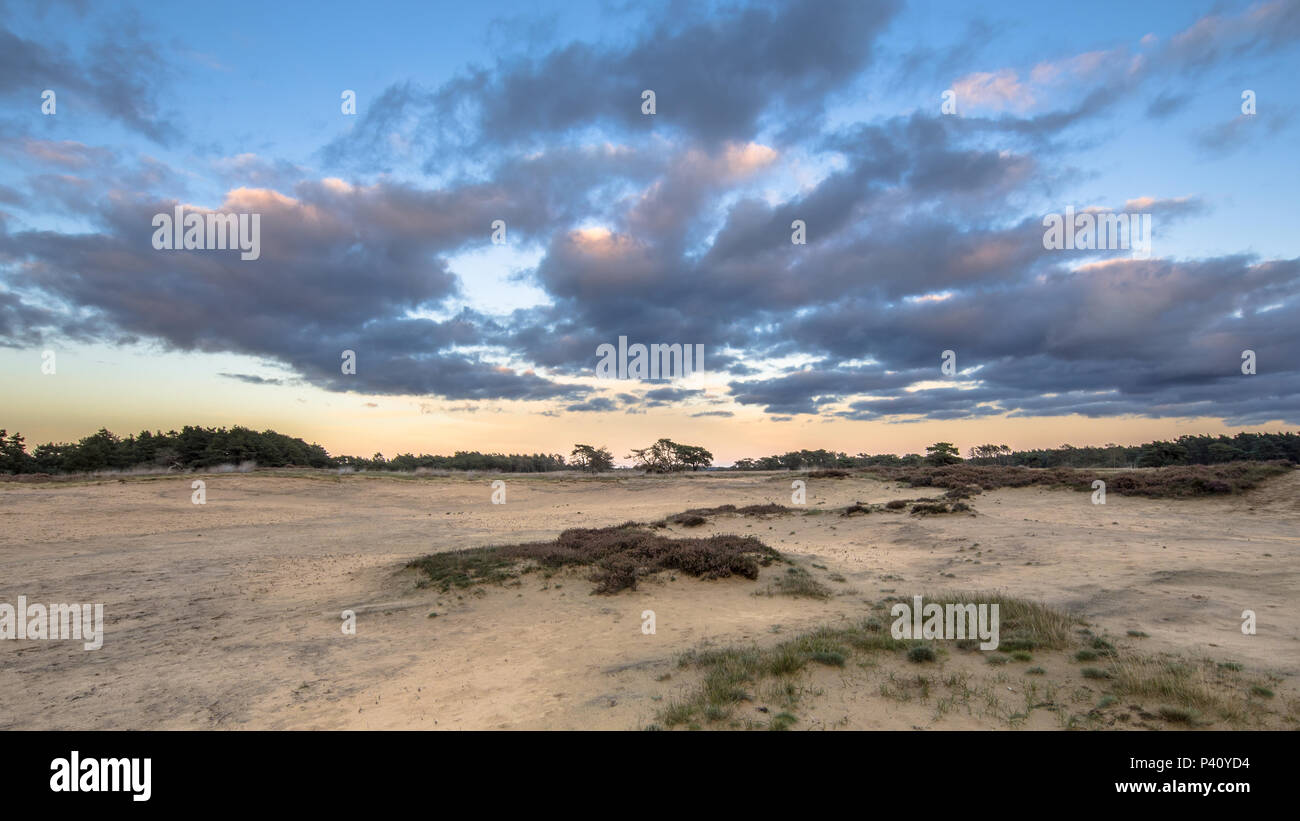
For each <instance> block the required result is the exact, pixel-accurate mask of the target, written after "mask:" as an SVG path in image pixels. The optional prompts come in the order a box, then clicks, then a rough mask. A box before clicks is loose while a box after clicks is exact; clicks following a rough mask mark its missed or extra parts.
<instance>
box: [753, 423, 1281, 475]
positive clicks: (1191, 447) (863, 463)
mask: <svg viewBox="0 0 1300 821" xmlns="http://www.w3.org/2000/svg"><path fill="white" fill-rule="evenodd" d="M1276 459H1284V460H1286V461H1289V462H1292V463H1300V433H1287V432H1283V433H1238V434H1236V435H1234V436H1227V435H1223V434H1220V435H1218V436H1211V435H1209V434H1198V435H1191V434H1189V435H1185V436H1180V437H1178V438H1177V439H1174V440H1172V441H1165V440H1160V441H1155V442H1147V443H1146V444H1142V445H1115V444H1107V445H1104V446H1100V447H1075V446H1073V445H1061V446H1060V447H1059V448H1045V449H1037V450H1012V449H1011V448H1010V447H1008V446H1006V445H993V444H988V445H976V446H974V447H971V448H969V449H968V450H967V457H966V459H965V461H966V462H968V463H969V464H974V465H1018V466H1022V467H1035V468H1055V467H1074V468H1099V467H1110V468H1135V467H1166V466H1169V465H1219V464H1224V463H1226V462H1250V461H1253V462H1270V461H1273V460H1276ZM959 461H962V459H961V457H960V455H959V452H958V450H957V449H956V448H955V447H953V445H952V444H951V443H949V442H936V443H935V444H934V445H931V446H930V447H929V448H927V453H926V455H925V456H922V455H920V454H917V453H909V454H905V455H903V456H897V455H895V454H892V453H885V454H878V455H872V454H868V453H859V454H857V455H856V456H850V455H848V454H847V453H844V452H842V451H829V450H798V451H790V452H788V453H784V454H781V455H779V456H764V457H762V458H758V459H738V460H737V461H736V465H735V469H736V470H801V469H806V468H823V469H825V468H863V467H877V466H889V467H898V466H904V467H915V466H918V465H924V464H953V463H955V462H959Z"/></svg>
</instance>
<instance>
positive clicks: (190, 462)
mask: <svg viewBox="0 0 1300 821" xmlns="http://www.w3.org/2000/svg"><path fill="white" fill-rule="evenodd" d="M628 458H631V459H634V460H636V462H637V467H639V468H641V469H643V470H647V471H652V472H654V471H676V470H698V469H700V468H704V467H709V466H710V465H712V463H713V454H711V453H709V452H708V451H707V450H705V449H704V448H702V447H698V446H694V445H681V444H678V443H676V442H673V441H671V440H669V439H660V440H659V441H658V442H656V443H655V444H653V445H651V446H650V447H648V448H642V449H635V450H633V452H632V453H631V454H629V455H628ZM243 462H255V463H256V464H257V465H259V466H261V467H311V468H351V469H353V470H396V471H414V470H416V469H417V468H427V469H432V470H481V471H491V472H497V473H541V472H545V471H556V470H585V471H591V472H599V471H606V470H613V469H614V456H613V454H612V453H611V452H610V450H609V448H606V447H603V446H601V447H593V446H591V445H586V444H578V445H575V446H574V448H573V451H572V452H571V453H570V454H569V460H568V461H566V460H565V458H564V456H563V455H561V454H559V453H479V452H478V451H457V452H456V453H455V454H453V455H451V456H438V455H430V454H420V455H419V456H416V455H415V454H412V453H402V454H399V455H397V456H394V457H392V458H391V459H390V458H387V457H385V456H384V455H383V454H382V453H376V454H375V455H374V456H371V457H370V458H369V459H367V458H365V457H361V456H348V455H340V456H331V455H330V454H329V453H328V452H327V451H326V450H325V448H323V447H321V446H320V445H318V444H315V443H312V444H308V443H306V442H304V441H303V440H302V439H298V438H294V437H290V436H286V435H284V434H282V433H277V432H275V431H273V430H264V431H260V432H259V431H255V430H252V429H250V428H245V427H239V426H236V427H233V428H229V429H227V428H205V427H198V426H192V425H186V426H185V427H183V428H181V430H179V431H175V430H173V431H168V432H167V433H162V432H160V431H152V432H151V431H147V430H146V431H142V432H141V433H140V434H138V435H131V436H125V437H121V436H117V435H116V434H114V433H112V432H110V431H108V430H107V429H105V428H100V429H99V430H98V431H96V432H95V433H93V434H91V435H90V436H87V437H85V438H84V439H81V440H80V441H78V442H71V443H57V444H56V443H54V442H50V443H47V444H43V445H37V446H36V447H35V448H34V449H33V450H32V451H31V452H30V453H29V452H28V450H27V442H26V440H25V439H24V437H23V435H22V434H21V433H17V432H15V433H12V434H11V433H9V432H8V431H7V430H6V429H3V428H0V473H89V472H93V471H101V470H130V469H134V468H144V469H158V470H201V469H204V468H211V467H215V466H217V465H226V464H230V465H238V464H240V463H243Z"/></svg>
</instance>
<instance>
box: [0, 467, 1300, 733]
mask: <svg viewBox="0 0 1300 821" xmlns="http://www.w3.org/2000/svg"><path fill="white" fill-rule="evenodd" d="M193 478H194V477H191V476H185V477H163V478H158V477H148V478H141V479H128V480H126V481H122V482H118V481H105V482H96V483H77V484H63V483H48V484H41V485H20V484H9V483H6V484H0V524H2V525H3V527H2V528H0V530H2V531H3V535H2V536H0V601H7V602H10V603H12V602H14V601H15V600H16V597H17V596H18V595H20V594H21V595H25V596H27V597H28V599H29V600H31V601H47V602H102V603H103V604H104V605H105V618H106V631H107V632H106V637H105V641H104V646H103V647H102V648H101V649H99V650H95V651H84V650H82V649H81V645H80V643H78V642H71V641H2V642H0V728H3V729H43V728H60V729H151V728H162V729H178V728H268V729H279V728H417V729H423V728H607V729H635V728H639V727H644V726H647V725H651V724H655V723H657V722H658V720H659V716H660V714H661V712H662V711H663V709H664V706H665V705H666V704H668V703H671V702H672V700H673V699H676V698H681V697H682V696H683V694H684V693H686V692H688V691H689V690H690V689H691V688H692V687H694V686H695V685H696V684H697V683H698V678H699V674H698V671H694V670H691V669H687V668H682V667H680V666H679V664H678V659H679V657H680V656H681V655H682V654H683V653H686V652H687V651H690V650H693V649H699V648H701V647H710V646H712V647H726V646H735V645H742V646H744V645H748V644H754V645H756V646H771V645H772V644H774V643H776V642H779V641H781V640H783V639H785V638H788V637H790V636H793V635H797V634H798V633H799V632H800V631H804V630H811V629H813V628H815V627H816V626H818V625H823V624H836V623H850V622H852V621H853V620H856V619H860V618H862V617H864V616H867V615H869V614H870V613H871V612H872V611H871V608H872V606H873V605H875V604H878V603H880V602H881V600H882V599H885V598H887V597H889V596H891V595H899V596H911V595H913V594H917V593H928V592H932V591H938V590H955V591H960V590H967V591H973V590H999V591H1001V592H1003V593H1005V594H1007V595H1010V596H1016V597H1021V598H1028V599H1034V600H1038V601H1042V602H1044V603H1047V604H1049V605H1051V606H1053V607H1058V608H1062V609H1066V610H1069V611H1071V612H1072V613H1074V614H1076V615H1077V616H1078V617H1079V618H1081V619H1083V620H1084V621H1085V622H1086V623H1087V625H1088V629H1091V630H1092V631H1094V633H1096V634H1097V635H1105V636H1107V637H1108V639H1109V640H1110V641H1112V642H1114V643H1115V644H1116V645H1117V646H1118V647H1120V648H1121V649H1123V650H1125V651H1133V652H1142V653H1144V654H1149V655H1153V656H1159V655H1160V654H1164V653H1169V654H1176V655H1177V656H1178V657H1180V658H1185V659H1188V660H1190V661H1192V662H1198V663H1199V660H1204V659H1209V660H1210V663H1212V664H1214V665H1218V664H1220V663H1231V664H1240V665H1241V666H1242V668H1243V671H1242V675H1243V676H1246V677H1249V680H1247V679H1246V678H1243V680H1242V685H1241V686H1242V687H1248V686H1251V685H1250V684H1249V682H1254V681H1265V682H1266V685H1265V686H1266V688H1267V689H1268V690H1269V691H1271V692H1272V693H1273V694H1274V695H1273V696H1272V697H1263V696H1260V697H1258V698H1257V699H1256V700H1257V701H1258V702H1259V703H1260V705H1261V706H1260V709H1259V711H1257V714H1252V717H1251V721H1252V722H1253V723H1254V726H1270V727H1291V728H1294V727H1295V726H1296V721H1297V718H1300V716H1298V714H1297V700H1296V690H1295V680H1296V675H1297V673H1298V672H1300V669H1298V668H1300V612H1297V608H1296V603H1297V593H1296V591H1297V590H1300V551H1298V550H1297V548H1298V547H1300V476H1296V475H1288V476H1283V477H1280V478H1277V479H1274V480H1270V481H1269V482H1267V483H1266V484H1265V485H1264V486H1262V487H1261V488H1260V489H1258V490H1255V491H1251V492H1250V493H1248V494H1244V495H1241V496H1230V497H1216V498H1205V499H1194V500H1164V499H1148V498H1139V497H1125V496H1119V495H1117V494H1111V495H1110V496H1109V497H1108V498H1107V504H1106V505H1104V506H1102V505H1093V504H1091V503H1090V497H1089V494H1087V493H1076V492H1072V491H1065V490H1046V489H1039V488H1020V489H1010V488H1007V489H1001V490H997V491H992V492H988V493H984V494H981V495H979V496H976V497H975V498H974V499H973V500H970V501H971V503H972V504H973V506H974V507H975V510H976V513H974V514H973V515H970V514H948V515H935V516H919V515H912V514H910V513H907V512H900V513H870V514H867V515H854V516H851V517H844V516H840V515H838V514H835V513H831V512H823V513H822V514H820V515H818V514H816V513H813V511H818V510H821V511H831V510H832V509H835V508H842V507H845V506H847V505H850V504H853V503H855V502H865V503H872V504H878V503H883V502H886V501H888V500H890V499H903V498H907V499H911V498H916V497H918V496H928V495H932V493H931V492H930V491H931V490H932V489H929V488H906V487H899V486H897V485H895V484H893V483H888V482H880V481H877V480H873V479H862V478H847V479H846V478H839V479H825V480H819V479H808V480H807V481H808V499H807V502H808V504H807V506H806V507H807V510H806V511H803V512H801V513H799V514H795V515H782V516H771V517H740V516H734V515H720V516H711V517H709V520H708V521H707V522H706V523H704V524H703V525H698V526H695V527H689V528H688V527H684V526H681V525H676V524H670V525H669V526H668V528H667V529H666V530H665V531H663V532H666V533H670V534H675V535H681V536H686V535H689V536H692V537H700V536H709V535H714V534H719V533H735V534H739V535H753V536H756V537H758V538H759V539H761V540H762V541H763V542H765V543H766V544H768V545H770V546H771V547H773V548H776V549H777V550H779V551H781V552H782V553H783V554H785V555H787V556H789V557H791V558H793V559H794V560H795V561H796V562H797V563H798V564H799V566H800V567H803V568H805V569H807V570H808V572H809V573H811V574H813V575H814V576H815V577H816V578H817V579H818V581H820V582H821V583H823V584H825V585H827V586H828V587H829V588H830V589H831V590H832V591H833V594H834V595H832V596H831V597H830V598H829V599H826V600H816V599H803V598H791V597H787V596H768V595H755V593H756V592H761V591H762V590H764V589H765V588H766V587H767V585H768V583H770V581H771V578H772V576H771V574H774V573H779V572H784V570H783V569H782V568H781V567H775V566H774V567H772V568H765V569H764V570H763V571H762V573H761V574H760V577H759V579H758V580H757V581H750V580H747V579H742V578H728V579H716V580H712V581H701V580H697V579H693V578H686V577H677V578H676V579H673V578H672V577H671V575H670V574H660V575H659V576H657V577H655V578H654V579H652V580H649V581H647V582H645V583H642V584H639V585H638V587H637V589H636V590H634V591H623V592H621V593H619V594H617V595H613V596H594V595H591V594H590V590H591V588H592V585H591V583H590V582H589V581H588V580H587V573H585V572H584V571H583V570H580V569H568V570H564V571H562V572H558V573H555V574H554V575H551V576H550V578H545V576H544V574H527V575H525V576H522V577H520V578H519V579H518V580H516V581H515V582H512V583H510V584H508V585H505V586H499V585H488V586H479V587H475V588H473V589H466V590H452V591H450V592H448V593H442V592H440V591H438V590H432V589H422V588H420V587H418V586H417V582H418V576H417V574H416V573H415V572H414V571H412V570H408V569H405V565H406V564H407V563H408V562H409V561H411V560H412V559H415V558H418V557H419V556H422V555H426V554H428V553H431V552H438V551H445V550H454V549H459V548H466V547H478V546H486V545H492V544H507V543H518V542H527V541H537V540H547V539H551V538H554V537H555V536H556V535H557V534H558V533H559V532H560V531H562V530H564V529H566V528H572V527H605V526H610V525H616V524H619V523H621V522H624V521H627V520H635V521H644V522H651V521H657V520H660V519H663V518H665V517H667V516H669V515H671V514H674V513H679V512H681V511H684V510H687V509H689V508H702V507H715V506H718V505H723V504H735V505H738V506H744V505H753V504H769V503H774V504H783V505H790V501H791V499H790V481H791V479H792V478H793V477H791V476H788V475H767V474H757V475H755V474H739V475H738V474H726V475H723V474H695V475H687V476H672V477H626V478H623V477H619V478H591V479H588V478H578V477H569V476H563V477H561V476H556V475H544V476H504V477H500V478H504V479H505V481H506V483H507V494H508V495H507V503H506V504H504V505H493V504H491V501H490V500H491V492H492V491H491V488H490V486H489V482H490V479H491V478H493V477H486V476H484V477H473V478H451V477H420V478H414V479H398V478H385V477H376V476H369V475H349V476H335V475H333V474H329V473H323V472H322V473H302V474H298V475H285V474H283V473H277V472H270V471H265V472H256V473H251V474H222V475H209V476H204V477H202V478H203V479H204V480H205V481H206V482H207V500H208V501H207V504H206V505H202V506H198V505H193V504H191V502H190V494H191V492H192V491H191V489H190V482H191V481H192V479H193ZM348 609H350V610H353V611H355V612H356V614H357V633H356V635H355V636H348V635H344V634H343V632H342V630H341V629H340V625H341V623H342V622H341V619H340V614H341V613H342V611H344V610H348ZM1244 609H1251V610H1254V611H1255V612H1256V613H1257V614H1258V633H1257V634H1256V635H1253V636H1248V635H1243V634H1242V632H1241V618H1240V616H1241V612H1242V610H1244ZM645 610H653V611H654V612H655V620H656V633H655V634H654V635H644V634H643V633H642V631H641V623H642V613H643V611H645ZM431 614H436V615H431ZM1129 631H1134V632H1140V633H1145V634H1146V636H1144V637H1137V636H1129V635H1128V632H1129ZM857 661H858V662H862V663H857V662H853V663H850V664H848V665H846V666H844V667H835V668H832V667H824V666H820V665H818V666H814V667H813V668H810V669H809V670H808V671H806V673H804V674H803V678H801V679H800V682H801V684H800V686H802V687H806V688H807V692H806V693H805V694H804V695H803V697H802V698H801V699H800V701H799V704H800V708H799V711H798V712H797V717H798V722H797V723H796V724H794V726H795V727H796V728H808V727H831V728H833V727H845V728H861V729H868V728H908V727H937V728H964V727H971V728H974V727H989V728H1006V727H1010V726H1017V727H1028V728H1035V727H1053V728H1054V727H1059V726H1066V725H1068V724H1069V719H1070V718H1071V716H1074V717H1080V716H1083V717H1086V716H1088V715H1089V711H1090V710H1093V709H1094V708H1095V707H1096V705H1097V704H1098V703H1100V702H1101V701H1102V700H1104V699H1105V694H1106V692H1107V690H1108V688H1112V687H1113V686H1114V685H1113V682H1110V681H1105V680H1090V679H1085V678H1083V677H1082V675H1081V674H1080V669H1081V667H1083V666H1088V665H1083V664H1080V663H1078V662H1075V661H1074V660H1073V659H1067V658H1057V657H1055V656H1052V655H1036V656H1035V658H1034V660H1033V661H1032V662H1015V661H1012V662H1009V663H1008V664H1005V665H990V664H988V663H987V661H986V660H985V658H984V657H983V656H982V655H980V654H969V653H964V652H961V651H955V650H954V652H952V653H950V654H944V655H943V656H942V657H941V658H940V659H939V660H938V661H936V662H934V663H932V664H927V665H915V664H910V663H909V662H907V661H906V659H905V658H898V657H895V656H884V657H880V658H870V659H868V658H864V659H858V660H857ZM1035 666H1039V667H1042V668H1043V670H1044V672H1043V674H1042V675H1039V676H1030V675H1027V674H1026V673H1025V670H1027V669H1029V668H1031V667H1035ZM914 676H924V677H930V678H931V679H932V681H931V682H930V683H929V685H925V684H922V683H919V682H917V681H916V679H914V678H910V677H914ZM963 676H966V679H965V681H964V682H963V681H962V677H963ZM950 680H951V681H954V682H959V683H961V687H958V686H955V685H954V686H947V685H946V684H945V682H947V681H950ZM1049 685H1050V686H1051V687H1052V688H1054V692H1053V693H1052V695H1051V697H1050V698H1049V697H1048V696H1047V695H1046V690H1047V689H1048V687H1049ZM1031 687H1033V688H1035V690H1034V692H1028V691H1029V690H1030V688H1031ZM998 688H1002V689H998ZM754 699H755V700H754V701H753V702H752V703H747V704H746V705H745V710H746V711H748V709H749V708H750V707H752V708H753V711H752V714H751V713H749V712H745V713H744V715H743V716H742V718H743V721H744V722H748V721H751V720H752V721H755V722H759V723H762V722H765V721H767V720H769V718H770V716H771V715H772V711H773V710H774V709H775V708H776V707H777V705H775V704H773V705H772V706H768V705H767V704H766V703H762V702H763V699H764V695H763V693H762V692H755V693H754ZM1046 703H1060V704H1064V705H1066V706H1065V707H1064V709H1057V710H1048V709H1046V708H1038V709H1033V705H1034V704H1046ZM1137 706H1138V707H1139V708H1141V709H1130V708H1129V706H1128V703H1127V701H1126V702H1125V703H1123V704H1117V705H1115V706H1114V707H1113V708H1109V709H1108V710H1103V711H1101V713H1100V716H1101V717H1100V718H1097V717H1096V716H1094V718H1093V720H1092V721H1091V722H1090V723H1082V724H1077V725H1070V726H1178V725H1177V723H1176V722H1169V721H1162V720H1158V719H1157V718H1144V717H1143V713H1145V714H1147V715H1151V716H1154V712H1153V711H1154V710H1155V709H1156V704H1155V702H1154V701H1153V702H1151V703H1149V704H1148V703H1141V704H1138V705H1137ZM760 707H767V709H768V712H766V713H764V712H762V711H760V710H759V708H760ZM1026 707H1028V708H1029V709H1028V710H1027V712H1026V715H1025V716H1024V717H1019V713H1020V712H1025V709H1024V708H1026ZM1124 711H1127V712H1128V713H1129V714H1130V716H1131V718H1130V719H1128V720H1126V721H1122V722H1121V721H1117V720H1114V717H1115V716H1117V715H1119V714H1120V713H1121V712H1124ZM1204 726H1229V725H1228V724H1227V723H1225V722H1224V721H1222V720H1209V719H1207V723H1206V724H1205V725H1204Z"/></svg>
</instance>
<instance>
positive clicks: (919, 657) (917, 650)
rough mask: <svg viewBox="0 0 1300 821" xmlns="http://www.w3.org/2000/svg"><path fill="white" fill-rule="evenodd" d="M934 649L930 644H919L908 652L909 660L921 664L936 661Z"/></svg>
mask: <svg viewBox="0 0 1300 821" xmlns="http://www.w3.org/2000/svg"><path fill="white" fill-rule="evenodd" d="M934 659H935V655H934V648H933V647H930V646H929V645H928V644H918V645H916V646H915V647H913V648H912V649H910V650H908V651H907V660H908V661H911V662H916V663H917V664H920V663H922V662H927V661H934Z"/></svg>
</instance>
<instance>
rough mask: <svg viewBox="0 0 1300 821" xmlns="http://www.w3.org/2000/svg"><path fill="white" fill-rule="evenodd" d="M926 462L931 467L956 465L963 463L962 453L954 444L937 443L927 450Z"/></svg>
mask: <svg viewBox="0 0 1300 821" xmlns="http://www.w3.org/2000/svg"><path fill="white" fill-rule="evenodd" d="M925 461H926V463H927V464H931V465H955V464H957V463H958V462H960V461H961V451H959V450H957V448H956V447H954V446H953V444H952V442H935V443H934V444H933V445H930V446H929V447H927V448H926V449H925Z"/></svg>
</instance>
